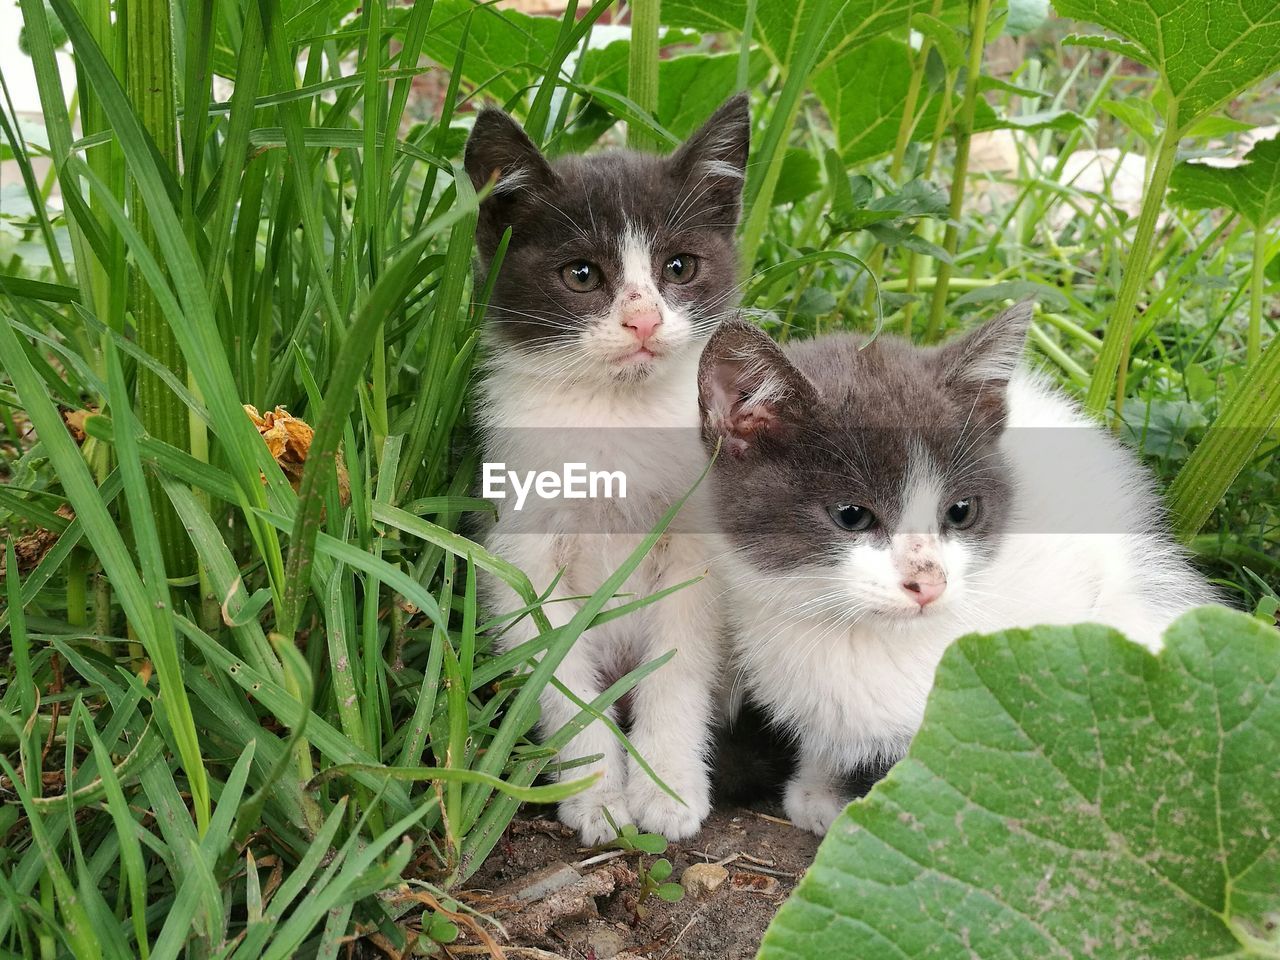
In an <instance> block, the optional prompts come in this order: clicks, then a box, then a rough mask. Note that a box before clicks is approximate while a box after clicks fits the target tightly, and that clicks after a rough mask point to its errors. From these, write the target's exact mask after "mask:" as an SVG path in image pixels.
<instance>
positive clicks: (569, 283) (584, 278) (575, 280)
mask: <svg viewBox="0 0 1280 960" xmlns="http://www.w3.org/2000/svg"><path fill="white" fill-rule="evenodd" d="M560 279H562V280H563V281H564V285H565V286H566V287H568V288H569V289H570V290H572V291H574V292H575V293H590V292H591V291H592V290H594V289H596V288H597V287H598V286H600V284H601V282H602V281H603V279H604V278H603V276H602V274H601V272H600V268H599V267H597V266H596V265H595V264H594V263H589V262H588V261H586V260H575V261H574V262H573V263H570V264H567V265H566V266H564V267H562V268H561V270H560Z"/></svg>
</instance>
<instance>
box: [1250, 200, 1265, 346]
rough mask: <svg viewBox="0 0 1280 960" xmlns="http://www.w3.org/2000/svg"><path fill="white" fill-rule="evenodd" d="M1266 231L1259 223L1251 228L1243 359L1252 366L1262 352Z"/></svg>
mask: <svg viewBox="0 0 1280 960" xmlns="http://www.w3.org/2000/svg"><path fill="white" fill-rule="evenodd" d="M1266 255H1267V232H1266V230H1264V229H1263V228H1262V226H1261V225H1256V226H1254V228H1253V263H1252V269H1251V270H1250V273H1249V336H1248V340H1247V341H1246V344H1247V346H1246V349H1245V359H1246V361H1247V362H1248V365H1249V366H1250V367H1252V366H1253V365H1254V364H1255V363H1257V362H1258V355H1259V354H1260V353H1261V352H1262V291H1263V285H1264V283H1265V280H1266V278H1265V276H1264V275H1263V271H1264V268H1265V267H1266V265H1267V264H1266Z"/></svg>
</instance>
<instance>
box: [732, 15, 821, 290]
mask: <svg viewBox="0 0 1280 960" xmlns="http://www.w3.org/2000/svg"><path fill="white" fill-rule="evenodd" d="M833 23H834V19H833V17H832V7H831V2H830V0H818V2H817V3H816V5H815V7H814V9H813V12H812V14H811V16H810V18H809V22H808V25H807V26H806V27H805V29H804V33H803V35H802V36H801V37H800V39H799V42H798V43H797V44H796V48H795V56H794V57H793V58H791V59H790V60H789V61H788V63H787V64H786V72H785V78H786V79H785V81H784V82H783V84H782V90H781V91H780V92H779V93H778V96H777V98H776V99H775V100H774V105H773V106H774V109H773V115H772V116H771V117H770V119H769V124H768V126H767V127H765V131H764V137H762V138H761V142H760V145H759V147H757V148H753V150H752V162H751V166H750V168H749V172H748V174H747V186H746V192H745V194H744V196H743V204H742V205H743V209H744V210H746V211H748V213H747V219H746V223H745V224H744V225H743V227H742V239H741V243H740V244H739V247H740V251H739V256H740V259H741V263H742V270H743V272H744V273H745V274H750V273H751V272H752V270H753V269H754V267H755V262H756V251H757V250H758V249H759V247H760V242H761V241H762V240H763V239H764V234H765V229H766V227H767V226H768V223H769V214H770V212H771V211H772V210H773V191H774V188H775V187H777V185H778V177H779V175H780V174H781V173H782V161H783V159H784V158H785V157H786V153H787V144H788V142H789V141H790V139H791V131H792V129H793V128H794V127H795V124H796V117H797V116H798V115H799V113H800V101H801V100H802V99H803V96H804V92H805V89H806V84H807V83H808V80H809V77H810V76H811V75H812V73H813V71H814V70H815V69H816V68H817V65H818V58H819V55H820V54H821V52H822V47H823V45H824V44H825V42H826V39H827V35H828V34H829V33H830V32H831V28H832V25H833ZM757 171H763V173H759V172H757Z"/></svg>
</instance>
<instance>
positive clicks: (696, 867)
mask: <svg viewBox="0 0 1280 960" xmlns="http://www.w3.org/2000/svg"><path fill="white" fill-rule="evenodd" d="M728 879H729V871H728V870H726V869H725V868H724V867H722V866H720V864H718V863H692V864H690V865H689V866H687V867H685V869H684V873H682V874H680V886H682V887H684V892H685V894H686V895H687V896H688V897H690V898H691V899H693V900H704V899H706V898H707V897H709V896H711V894H713V893H715V892H716V891H717V890H718V889H720V886H721V885H722V884H723V883H724V882H725V881H726V880H728Z"/></svg>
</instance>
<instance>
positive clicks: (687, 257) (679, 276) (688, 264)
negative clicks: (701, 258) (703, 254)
mask: <svg viewBox="0 0 1280 960" xmlns="http://www.w3.org/2000/svg"><path fill="white" fill-rule="evenodd" d="M697 274H698V258H697V257H695V256H694V255H693V254H691V253H678V254H676V255H675V256H674V257H672V258H671V259H670V260H668V261H667V262H666V263H665V264H663V265H662V279H663V280H666V281H667V282H668V283H688V282H689V281H690V280H692V279H693V278H694V277H695V276H697Z"/></svg>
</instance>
